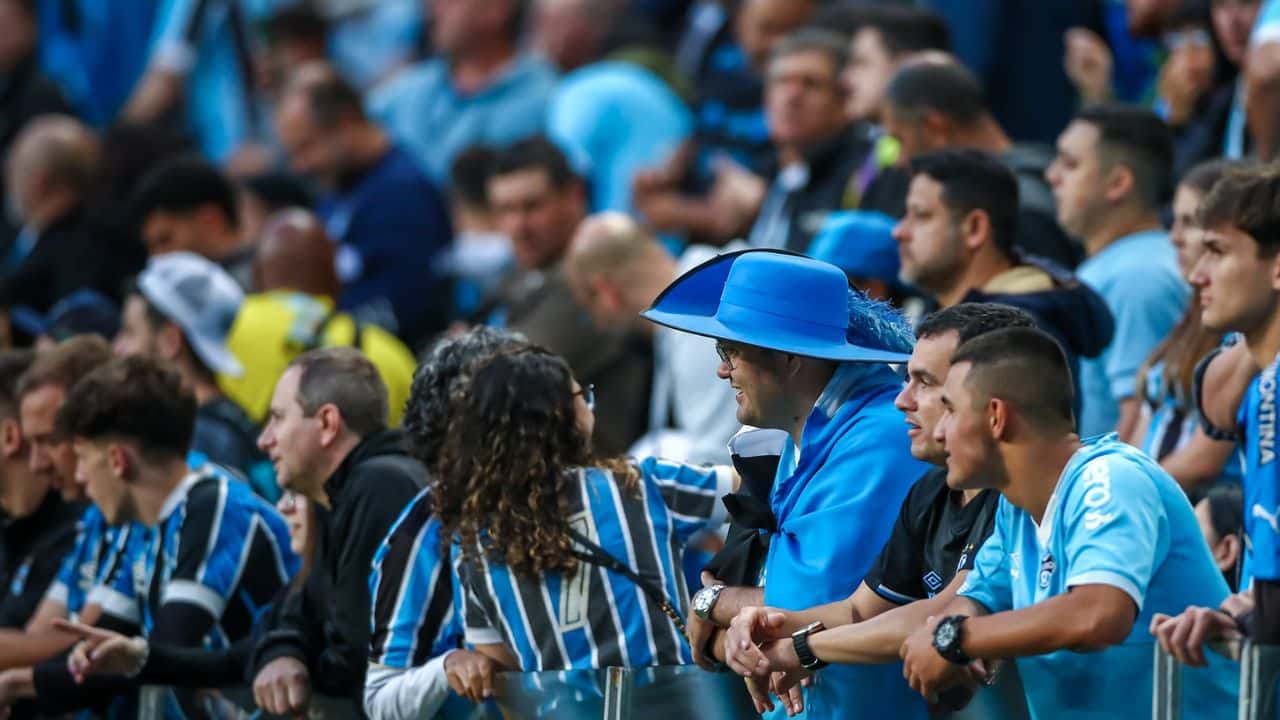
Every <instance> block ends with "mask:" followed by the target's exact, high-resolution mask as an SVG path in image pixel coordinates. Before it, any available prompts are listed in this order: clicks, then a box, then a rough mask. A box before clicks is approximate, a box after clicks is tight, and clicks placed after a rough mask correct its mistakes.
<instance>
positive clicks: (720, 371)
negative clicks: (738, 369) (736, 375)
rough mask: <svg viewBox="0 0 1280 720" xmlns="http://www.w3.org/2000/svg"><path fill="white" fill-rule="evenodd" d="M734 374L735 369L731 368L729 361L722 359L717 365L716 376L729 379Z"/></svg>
mask: <svg viewBox="0 0 1280 720" xmlns="http://www.w3.org/2000/svg"><path fill="white" fill-rule="evenodd" d="M732 376H733V371H731V370H730V369H729V363H727V362H725V361H723V360H721V361H720V364H719V365H717V366H716V377H718V378H720V379H721V380H728V379H730V378H731V377H732Z"/></svg>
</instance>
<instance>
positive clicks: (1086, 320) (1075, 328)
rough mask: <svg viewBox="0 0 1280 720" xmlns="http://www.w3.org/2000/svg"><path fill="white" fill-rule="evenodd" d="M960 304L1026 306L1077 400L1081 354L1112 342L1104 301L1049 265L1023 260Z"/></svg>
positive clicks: (1091, 353)
mask: <svg viewBox="0 0 1280 720" xmlns="http://www.w3.org/2000/svg"><path fill="white" fill-rule="evenodd" d="M964 302H991V303H1001V304H1004V305H1011V306H1013V307H1016V308H1019V309H1021V310H1025V311H1026V312H1027V313H1028V314H1030V315H1031V317H1032V319H1034V320H1035V323H1036V325H1037V326H1038V327H1039V328H1040V329H1041V330H1044V331H1045V332H1047V333H1049V334H1050V335H1052V336H1053V337H1054V339H1056V340H1057V341H1058V344H1059V345H1061V346H1062V349H1063V352H1065V353H1066V356H1067V365H1068V366H1069V367H1070V368H1071V377H1072V379H1073V380H1074V381H1075V386H1076V388H1075V389H1076V394H1075V397H1076V406H1077V407H1076V411H1077V412H1079V404H1080V358H1082V357H1085V358H1092V357H1097V356H1098V355H1099V354H1101V353H1102V351H1103V350H1105V349H1106V348H1107V346H1108V345H1110V344H1111V336H1112V335H1113V334H1114V333H1115V322H1114V320H1113V318H1112V317H1111V311H1110V310H1109V309H1108V308H1107V304H1106V301H1104V300H1103V299H1102V297H1101V296H1100V295H1098V293H1096V292H1094V291H1093V289H1092V288H1090V287H1089V286H1087V285H1085V284H1084V283H1082V282H1080V281H1079V280H1078V279H1076V277H1075V275H1073V274H1071V273H1070V272H1067V271H1066V270H1063V269H1062V268H1060V267H1057V266H1054V265H1053V264H1051V263H1047V262H1043V261H1039V260H1031V259H1027V260H1024V261H1023V262H1022V264H1020V265H1019V266H1018V267H1017V268H1014V270H1012V271H1010V272H1009V273H1005V274H1004V275H1002V276H1001V277H1000V278H997V279H996V280H995V281H993V282H992V283H990V284H988V285H987V287H986V288H985V289H983V290H970V291H969V293H968V294H967V295H965V296H964Z"/></svg>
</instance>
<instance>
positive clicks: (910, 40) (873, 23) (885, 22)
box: [841, 5, 951, 123]
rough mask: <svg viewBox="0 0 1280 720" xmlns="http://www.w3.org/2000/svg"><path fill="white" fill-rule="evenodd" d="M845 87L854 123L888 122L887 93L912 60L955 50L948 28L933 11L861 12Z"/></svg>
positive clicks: (903, 8) (882, 8)
mask: <svg viewBox="0 0 1280 720" xmlns="http://www.w3.org/2000/svg"><path fill="white" fill-rule="evenodd" d="M857 21H858V28H857V29H856V30H854V32H853V36H852V37H851V39H850V42H849V64H848V66H847V67H846V68H845V71H844V75H843V76H842V77H841V81H842V82H843V83H844V88H845V94H846V100H845V106H844V107H845V114H846V115H848V116H849V119H850V120H865V121H869V122H874V123H880V122H882V121H883V112H884V102H885V89H886V87H887V86H888V84H889V80H890V79H892V78H893V75H894V73H895V72H897V70H898V69H899V68H900V67H901V66H902V63H903V62H905V61H906V60H907V59H908V58H910V57H911V56H912V55H914V54H916V53H919V52H923V51H925V50H940V51H942V52H946V51H948V50H950V49H951V36H950V33H949V31H948V30H947V25H946V23H944V22H943V21H942V18H940V17H938V16H937V15H936V14H934V13H933V12H930V11H929V10H925V9H922V8H916V7H910V6H904V5H883V6H872V7H870V8H858V17H857Z"/></svg>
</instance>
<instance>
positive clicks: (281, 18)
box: [262, 2, 329, 43]
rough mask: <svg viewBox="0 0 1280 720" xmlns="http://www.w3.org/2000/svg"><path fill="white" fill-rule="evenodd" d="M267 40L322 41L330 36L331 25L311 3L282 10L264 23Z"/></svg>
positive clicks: (263, 27)
mask: <svg viewBox="0 0 1280 720" xmlns="http://www.w3.org/2000/svg"><path fill="white" fill-rule="evenodd" d="M262 30H263V34H264V35H265V36H266V38H267V40H268V41H270V42H273V43H276V42H295V41H304V42H305V41H308V40H311V41H320V42H323V41H324V40H326V39H327V38H328V36H329V24H328V23H327V22H325V19H324V16H323V15H321V14H320V12H319V11H318V10H316V8H315V6H314V5H312V4H311V3H309V2H300V3H296V4H294V5H290V6H288V7H284V8H281V9H279V10H277V11H276V12H274V13H272V14H271V15H270V16H269V17H267V19H266V20H265V21H264V22H263V23H262Z"/></svg>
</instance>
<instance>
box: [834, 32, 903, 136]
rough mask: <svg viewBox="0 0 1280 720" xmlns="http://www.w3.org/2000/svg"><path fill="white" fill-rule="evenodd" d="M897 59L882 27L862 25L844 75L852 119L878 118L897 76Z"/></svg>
mask: <svg viewBox="0 0 1280 720" xmlns="http://www.w3.org/2000/svg"><path fill="white" fill-rule="evenodd" d="M893 71H894V62H893V57H892V56H891V55H890V54H889V49H888V48H886V47H885V45H884V40H883V39H882V38H881V36H880V31H879V30H876V29H875V28H861V29H859V30H858V31H857V32H855V33H854V34H853V39H852V41H850V43H849V65H848V66H847V67H846V68H845V69H844V73H843V74H842V75H841V81H842V83H843V85H844V91H845V101H844V108H845V115H846V117H848V118H849V120H851V121H858V120H873V121H874V120H878V119H879V118H880V110H881V107H882V106H883V104H884V90H885V87H886V86H887V85H888V84H889V79H890V78H891V77H893Z"/></svg>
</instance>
